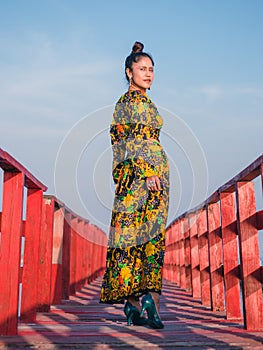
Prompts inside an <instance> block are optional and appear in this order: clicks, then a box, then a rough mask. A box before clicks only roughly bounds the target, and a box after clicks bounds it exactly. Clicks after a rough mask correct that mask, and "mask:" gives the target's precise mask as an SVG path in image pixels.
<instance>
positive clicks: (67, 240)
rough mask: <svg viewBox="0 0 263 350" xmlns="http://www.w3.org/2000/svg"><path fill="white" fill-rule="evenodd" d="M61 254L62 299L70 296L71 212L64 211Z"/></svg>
mask: <svg viewBox="0 0 263 350" xmlns="http://www.w3.org/2000/svg"><path fill="white" fill-rule="evenodd" d="M63 231H64V232H63V254H62V298H63V299H66V300H67V299H69V296H70V265H71V262H70V258H71V257H70V246H71V234H70V232H71V212H70V211H68V210H67V209H65V212H64V225H63Z"/></svg>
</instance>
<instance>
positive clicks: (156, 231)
mask: <svg viewBox="0 0 263 350" xmlns="http://www.w3.org/2000/svg"><path fill="white" fill-rule="evenodd" d="M162 123H163V122H162V118H161V116H160V115H159V113H158V111H157V108H156V106H155V105H154V103H153V102H152V101H151V100H150V98H149V97H148V96H147V95H146V94H143V93H141V92H140V91H132V90H130V91H128V92H126V93H125V94H124V95H122V96H121V98H120V99H119V101H118V102H117V103H116V106H115V110H114V114H113V120H112V123H111V127H110V136H111V142H112V150H113V180H114V182H115V183H116V190H115V198H114V204H113V209H112V218H111V227H110V232H109V242H108V248H107V257H106V271H105V274H104V278H103V281H102V288H101V296H100V302H104V303H111V304H112V303H122V302H124V300H125V299H127V297H129V296H134V297H140V296H141V295H143V294H145V293H147V292H148V291H153V292H157V293H159V294H161V289H162V267H163V260H164V251H165V226H166V221H167V211H168V202H169V165H168V160H167V156H166V154H165V152H164V150H163V148H162V146H161V145H160V142H159V134H160V130H161V128H162ZM152 175H157V176H158V177H159V179H160V182H161V190H160V191H149V190H148V189H147V186H146V178H147V177H149V176H152Z"/></svg>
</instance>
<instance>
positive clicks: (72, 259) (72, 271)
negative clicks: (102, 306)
mask: <svg viewBox="0 0 263 350" xmlns="http://www.w3.org/2000/svg"><path fill="white" fill-rule="evenodd" d="M77 222H78V218H77V217H75V216H72V218H71V229H70V275H69V279H70V282H69V285H70V287H69V288H70V295H75V294H76V259H77V257H76V248H77V242H76V236H77V234H76V229H77Z"/></svg>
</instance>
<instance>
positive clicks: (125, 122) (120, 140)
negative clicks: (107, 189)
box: [110, 101, 130, 183]
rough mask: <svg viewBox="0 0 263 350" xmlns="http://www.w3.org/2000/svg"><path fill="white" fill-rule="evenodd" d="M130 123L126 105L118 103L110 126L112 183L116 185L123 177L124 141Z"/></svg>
mask: <svg viewBox="0 0 263 350" xmlns="http://www.w3.org/2000/svg"><path fill="white" fill-rule="evenodd" d="M129 130H130V123H129V115H128V113H127V106H126V103H124V102H121V101H118V103H117V104H116V106H115V110H114V113H113V120H112V123H111V126H110V137H111V144H112V153H113V161H112V176H113V181H114V182H115V183H118V181H119V179H120V178H122V176H123V168H124V160H125V155H126V140H127V137H128V136H129Z"/></svg>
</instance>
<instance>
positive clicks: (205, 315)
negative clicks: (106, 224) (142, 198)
mask: <svg viewBox="0 0 263 350" xmlns="http://www.w3.org/2000/svg"><path fill="white" fill-rule="evenodd" d="M0 167H1V168H2V170H3V181H2V212H1V216H0V219H1V220H0V225H1V226H0V227H1V230H0V231H1V233H0V348H6V349H23V348H31V349H63V348H65V349H78V348H80V349H119V348H125V349H185V348H188V349H263V312H262V311H263V310H262V282H263V273H262V266H261V263H260V249H259V240H258V236H259V234H260V231H261V230H262V229H263V211H262V210H259V209H258V207H259V204H258V203H257V200H256V195H255V189H254V187H255V186H254V184H255V181H258V180H260V181H261V183H262V184H263V156H261V157H259V158H258V159H257V160H256V161H255V162H253V163H252V164H251V165H250V166H248V167H247V168H246V169H244V170H243V171H242V172H241V173H239V174H238V175H237V176H236V177H234V178H233V179H232V180H231V181H229V182H228V183H226V184H225V185H223V186H222V187H220V188H219V189H218V190H217V191H215V193H214V194H213V195H212V196H210V197H209V198H208V199H207V200H205V201H204V202H203V203H201V204H200V205H199V206H198V207H196V208H194V209H192V210H190V211H188V212H187V213H184V214H183V215H181V216H180V217H179V218H176V219H175V220H174V221H173V222H172V223H171V224H170V226H169V227H168V228H167V242H166V246H167V250H166V256H165V265H164V273H163V277H164V288H163V294H162V296H161V317H162V320H163V322H164V324H165V328H164V329H162V330H154V329H151V328H148V327H139V326H131V327H128V326H127V325H126V320H125V316H124V314H123V310H122V309H123V306H122V305H114V306H110V305H104V304H99V302H98V300H99V291H100V284H101V275H102V274H103V271H104V263H105V252H106V245H107V237H106V234H105V233H104V232H102V231H101V230H100V229H99V228H98V227H96V226H94V225H92V224H91V223H90V222H89V221H88V220H86V219H85V218H82V217H80V216H79V215H77V214H76V213H74V212H73V211H72V210H71V209H70V208H68V207H67V206H66V205H65V204H64V203H62V202H61V201H60V200H59V199H58V198H56V197H54V196H47V195H44V192H45V191H46V190H47V188H46V186H45V185H43V184H42V183H41V182H40V181H39V180H38V179H36V178H35V177H34V176H33V175H32V174H31V173H30V172H29V171H28V170H27V169H26V168H25V167H24V166H22V165H21V164H20V163H19V162H18V161H17V160H16V159H14V158H13V157H12V156H11V155H9V154H8V153H7V152H5V151H3V150H1V149H0ZM260 192H261V193H260V194H261V195H262V188H261V191H260Z"/></svg>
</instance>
